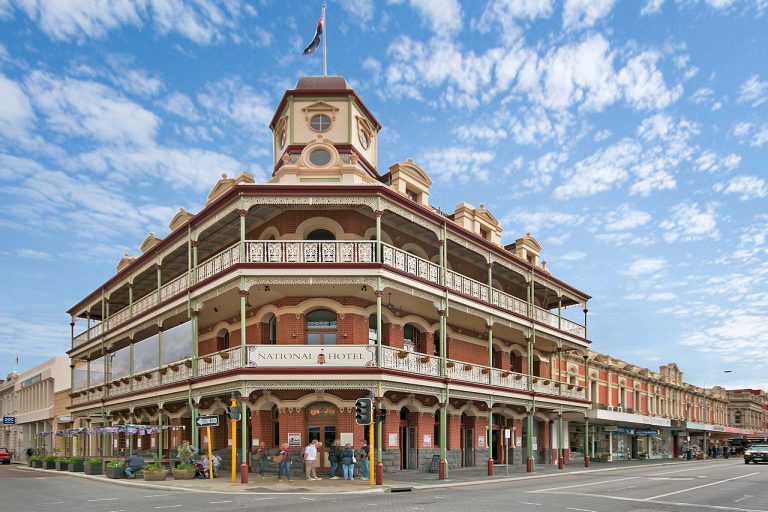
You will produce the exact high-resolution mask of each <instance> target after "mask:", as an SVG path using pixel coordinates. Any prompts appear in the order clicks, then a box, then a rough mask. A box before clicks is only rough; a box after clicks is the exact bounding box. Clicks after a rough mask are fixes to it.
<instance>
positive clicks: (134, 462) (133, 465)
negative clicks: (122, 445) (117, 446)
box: [125, 455, 144, 479]
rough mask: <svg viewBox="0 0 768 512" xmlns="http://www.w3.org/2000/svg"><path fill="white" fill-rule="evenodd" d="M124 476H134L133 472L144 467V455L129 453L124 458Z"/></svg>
mask: <svg viewBox="0 0 768 512" xmlns="http://www.w3.org/2000/svg"><path fill="white" fill-rule="evenodd" d="M125 466H126V467H125V476H127V477H128V478H131V479H133V478H136V477H135V476H134V474H133V473H135V472H136V471H138V470H139V469H141V468H143V467H144V457H142V456H141V455H131V456H130V457H128V458H127V459H125Z"/></svg>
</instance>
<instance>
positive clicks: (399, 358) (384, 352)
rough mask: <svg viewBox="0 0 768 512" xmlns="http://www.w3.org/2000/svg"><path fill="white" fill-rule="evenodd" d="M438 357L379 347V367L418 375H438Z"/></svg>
mask: <svg viewBox="0 0 768 512" xmlns="http://www.w3.org/2000/svg"><path fill="white" fill-rule="evenodd" d="M439 361H440V359H439V358H437V357H434V356H429V355H427V354H420V353H418V352H408V351H406V350H401V349H397V348H392V347H381V367H382V368H389V369H391V370H400V371H404V372H408V373H417V374H419V375H432V376H435V377H437V376H439V375H440V366H439Z"/></svg>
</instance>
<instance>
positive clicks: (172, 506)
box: [155, 505, 181, 508]
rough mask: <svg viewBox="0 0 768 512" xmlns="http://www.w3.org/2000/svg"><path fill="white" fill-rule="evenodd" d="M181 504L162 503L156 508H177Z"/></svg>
mask: <svg viewBox="0 0 768 512" xmlns="http://www.w3.org/2000/svg"><path fill="white" fill-rule="evenodd" d="M180 506H181V505H160V506H159V507H155V508H176V507H180Z"/></svg>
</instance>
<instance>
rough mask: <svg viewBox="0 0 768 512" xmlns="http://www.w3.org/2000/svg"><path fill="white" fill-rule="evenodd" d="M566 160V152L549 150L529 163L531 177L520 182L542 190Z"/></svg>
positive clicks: (529, 187) (530, 187)
mask: <svg viewBox="0 0 768 512" xmlns="http://www.w3.org/2000/svg"><path fill="white" fill-rule="evenodd" d="M567 160H568V154H567V153H561V152H558V151H551V152H549V153H545V154H544V155H542V156H540V157H539V158H537V159H536V160H534V161H533V162H531V164H530V174H531V177H530V178H527V179H525V180H523V181H522V182H521V183H520V184H521V185H522V186H523V187H525V188H528V189H531V190H542V189H544V188H546V187H548V186H549V185H550V184H551V183H552V176H553V175H554V174H555V171H557V170H559V169H560V166H561V165H562V164H563V163H565V162H566V161H567Z"/></svg>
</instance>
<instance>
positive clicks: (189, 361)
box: [184, 359, 192, 368]
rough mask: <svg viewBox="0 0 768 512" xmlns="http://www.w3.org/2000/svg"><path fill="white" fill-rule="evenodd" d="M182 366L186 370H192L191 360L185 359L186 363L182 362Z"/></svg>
mask: <svg viewBox="0 0 768 512" xmlns="http://www.w3.org/2000/svg"><path fill="white" fill-rule="evenodd" d="M184 366H186V367H187V368H192V360H191V359H187V360H186V361H184Z"/></svg>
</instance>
